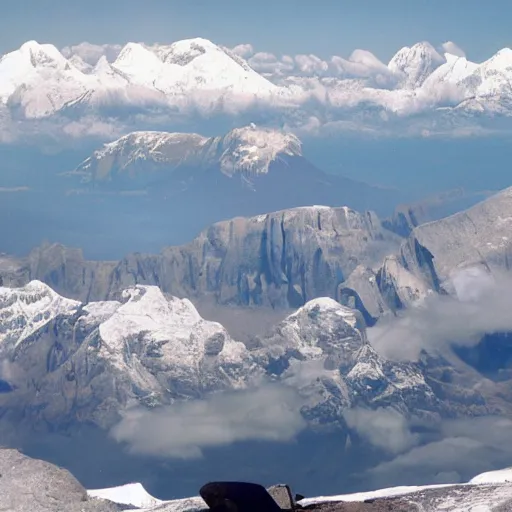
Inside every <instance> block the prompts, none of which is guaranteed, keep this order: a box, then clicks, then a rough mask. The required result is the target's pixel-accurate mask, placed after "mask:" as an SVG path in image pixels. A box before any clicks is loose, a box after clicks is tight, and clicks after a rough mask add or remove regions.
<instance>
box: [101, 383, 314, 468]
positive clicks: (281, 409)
mask: <svg viewBox="0 0 512 512" xmlns="http://www.w3.org/2000/svg"><path fill="white" fill-rule="evenodd" d="M300 400H301V399H300V397H299V395H298V394H297V392H296V391H294V390H293V389H292V388H291V387H288V386H284V385H277V384H276V385H265V386H263V387H260V388H257V389H252V390H248V391H239V392H233V393H221V394H215V395H211V396H210V397H208V398H206V399H204V400H194V401H191V402H180V403H176V404H174V405H172V406H169V407H164V408H160V409H156V410H152V411H148V410H147V409H136V410H131V411H128V412H127V413H126V415H125V417H124V418H123V419H122V420H121V421H120V423H118V424H117V425H116V426H115V427H114V428H113V429H112V431H111V434H112V436H113V437H114V439H116V440H117V441H118V442H125V443H128V445H129V447H130V451H131V452H132V453H142V454H147V455H153V456H165V457H175V458H185V459H186V458H197V457H201V456H202V450H203V449H205V448H208V447H215V446H224V445H228V444H232V443H235V442H240V441H249V440H267V441H280V442H287V441H291V440H293V439H294V438H295V436H296V435H297V434H298V433H299V432H300V431H301V430H302V429H303V428H304V427H305V425H306V424H305V421H304V420H303V418H302V416H301V414H300Z"/></svg>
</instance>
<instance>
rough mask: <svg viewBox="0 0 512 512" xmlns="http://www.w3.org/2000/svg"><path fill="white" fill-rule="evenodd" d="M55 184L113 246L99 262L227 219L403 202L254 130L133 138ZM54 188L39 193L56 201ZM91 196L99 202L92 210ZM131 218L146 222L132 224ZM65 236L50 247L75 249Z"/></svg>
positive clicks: (286, 137) (291, 141)
mask: <svg viewBox="0 0 512 512" xmlns="http://www.w3.org/2000/svg"><path fill="white" fill-rule="evenodd" d="M56 179H57V181H58V184H57V187H60V189H61V190H62V189H63V191H62V193H61V194H62V195H61V197H56V198H55V199H56V201H64V202H66V203H67V205H66V206H65V207H64V208H65V209H66V210H67V208H70V209H71V210H72V211H73V215H77V212H80V213H81V215H82V216H83V222H86V223H87V225H88V226H90V227H91V229H93V228H92V226H95V229H96V230H97V231H98V232H103V233H104V235H105V237H107V238H109V239H111V240H112V241H111V246H112V247H114V248H115V249H114V250H115V251H116V253H114V254H113V255H112V253H111V254H108V253H104V254H102V255H100V256H99V257H100V258H102V259H103V258H109V259H110V258H120V257H122V256H123V255H124V254H126V253H127V252H132V251H144V252H156V251H159V250H160V249H161V247H163V246H166V245H169V244H173V245H174V244H182V243H185V242H188V241H189V240H191V239H192V238H193V237H194V236H196V235H197V233H199V232H200V231H202V230H203V229H204V228H205V227H206V226H208V225H211V224H213V223H215V222H218V221H221V220H224V219H229V218H234V217H240V216H243V217H250V216H255V215H263V214H266V213H267V212H272V211H279V210H284V209H288V208H295V207H302V206H304V207H305V206H309V205H326V206H333V207H336V206H341V205H347V206H348V207H350V208H353V209H356V210H358V211H364V210H368V209H370V208H371V209H372V210H374V211H375V212H376V213H378V214H381V215H382V214H384V215H385V214H389V213H391V212H392V211H393V210H394V209H395V207H396V205H397V204H399V203H400V202H401V201H402V200H403V199H404V198H405V194H403V193H402V192H401V191H399V190H397V189H392V188H383V187H378V186H372V185H368V184H366V183H363V182H358V181H355V180H352V179H349V178H346V177H344V176H341V175H336V174H329V173H326V172H323V171H322V170H321V169H319V168H317V167H316V166H315V165H313V164H312V163H311V162H310V161H309V160H308V159H306V158H305V157H304V156H303V155H302V142H301V140H300V139H299V138H298V137H297V136H296V135H294V134H293V133H290V132H287V131H284V130H279V129H271V128H268V127H263V126H256V125H255V124H250V125H248V126H244V127H240V128H235V129H232V130H231V131H229V132H228V133H226V134H223V135H219V136H215V137H205V136H202V135H199V134H196V133H169V132H146V131H144V132H135V133H130V134H128V135H126V136H123V137H121V138H120V139H118V140H115V141H114V142H110V143H107V144H105V145H104V146H103V147H100V148H99V149H98V150H97V151H95V152H94V153H93V154H92V155H91V156H90V157H89V158H87V159H86V160H85V161H83V162H82V163H81V164H80V165H79V166H78V167H77V168H76V169H75V170H74V171H71V172H68V173H66V174H65V175H60V176H59V177H57V178H56ZM57 187H54V188H52V189H51V190H48V191H46V190H45V193H48V194H49V195H55V188H57ZM69 191H72V193H73V195H72V196H70V195H69V193H68V192H69ZM62 196H64V199H63V198H62ZM91 197H93V198H94V200H95V201H97V202H96V207H95V209H94V211H91V209H90V203H89V201H90V200H91ZM107 197H108V201H107V200H106V198H107ZM71 198H72V199H71ZM135 211H139V212H144V213H141V217H139V218H138V219H137V220H136V221H135V223H134V222H132V215H133V212H135ZM105 218H108V219H109V222H108V223H107V224H106V223H105V222H104V219H105ZM141 218H145V221H144V222H145V223H147V226H146V227H145V228H144V232H140V231H136V230H137V225H138V224H139V223H140V221H141ZM128 224H130V231H129V232H128V231H127V226H128ZM148 229H149V230H150V232H151V234H150V232H149V231H148ZM48 230H49V231H52V230H53V228H52V226H49V227H48ZM46 236H48V237H50V235H46ZM64 236H65V237H66V238H62V236H59V237H57V236H51V238H53V239H56V238H58V239H60V241H62V242H63V243H65V244H67V245H75V244H76V242H74V241H73V242H70V241H69V238H67V237H69V232H68V233H67V235H66V234H64ZM120 237H123V238H124V240H122V241H121V243H119V241H118V240H119V238H120ZM141 239H143V240H146V239H147V240H148V243H143V242H141ZM135 240H137V242H135ZM116 242H117V243H116ZM79 245H80V246H82V247H83V244H82V243H81V242H80V243H79ZM97 245H98V244H97V243H96V242H95V241H93V243H92V246H93V247H90V246H89V247H83V248H84V249H85V250H91V249H92V250H93V251H95V250H96V249H95V247H96V248H98V247H97Z"/></svg>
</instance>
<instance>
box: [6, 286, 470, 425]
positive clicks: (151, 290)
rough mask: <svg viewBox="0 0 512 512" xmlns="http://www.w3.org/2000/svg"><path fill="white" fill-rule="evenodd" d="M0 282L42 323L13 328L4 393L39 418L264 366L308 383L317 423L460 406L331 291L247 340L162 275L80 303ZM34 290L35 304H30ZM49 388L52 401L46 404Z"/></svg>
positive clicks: (84, 412)
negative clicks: (380, 411)
mask: <svg viewBox="0 0 512 512" xmlns="http://www.w3.org/2000/svg"><path fill="white" fill-rule="evenodd" d="M1 292H2V295H3V296H4V297H5V299H4V304H7V305H5V306H4V308H3V309H2V316H5V314H6V313H4V311H5V312H7V313H10V311H11V310H12V309H16V310H23V311H24V317H23V319H24V320H23V322H25V323H26V324H27V325H30V326H32V328H31V332H30V333H29V334H30V335H27V334H28V333H27V332H26V331H20V330H19V329H18V328H17V326H16V325H10V324H7V325H5V326H4V328H3V329H4V337H3V339H2V340H1V345H0V349H1V352H2V358H3V363H2V366H1V367H0V371H1V374H0V378H1V379H2V382H3V383H4V387H5V388H8V389H9V390H10V392H8V393H5V394H3V395H2V397H1V398H2V406H3V407H4V408H6V410H10V411H11V415H13V416H12V417H14V418H16V417H19V418H21V417H23V416H24V415H26V414H28V411H30V410H31V411H33V414H36V417H35V418H32V420H35V419H38V418H39V419H40V420H44V421H50V422H51V423H52V424H53V425H59V424H60V425H66V424H67V422H69V421H70V420H71V418H73V417H80V418H82V419H83V420H84V421H91V422H93V423H96V424H97V425H99V426H100V427H103V428H109V427H111V426H112V425H113V424H114V423H115V422H116V421H118V419H119V414H121V413H122V412H123V411H124V410H125V409H127V408H130V407H133V406H134V405H142V406H144V407H150V408H151V407H157V406H161V405H164V404H170V403H173V402H174V401H176V400H184V399H187V400H190V399H200V398H204V397H205V396H208V394H210V393H212V392H220V391H230V390H231V391H233V390H237V389H250V388H251V386H254V385H257V383H258V381H259V380H260V379H261V378H262V377H264V376H265V375H267V376H268V377H271V378H273V379H276V378H277V379H279V380H282V381H283V382H284V383H285V384H286V385H287V386H293V387H296V388H297V389H298V391H299V393H301V394H302V395H303V397H304V398H303V400H304V403H303V408H302V409H301V410H302V412H303V414H304V416H305V417H306V418H307V419H308V420H309V421H311V422H312V423H313V424H326V423H331V424H332V423H334V424H339V425H344V421H343V419H342V418H343V414H344V412H345V411H346V410H347V409H350V408H351V407H370V408H372V407H373V408H375V407H392V408H394V409H395V410H397V411H400V412H401V413H402V414H404V415H406V416H421V415H422V414H426V413H427V412H428V411H430V413H434V412H436V413H442V411H445V410H450V409H451V406H450V402H449V400H445V403H441V401H440V399H439V398H438V397H436V393H434V391H433V390H432V389H431V388H430V386H429V385H428V384H427V383H426V380H425V377H424V375H423V374H422V370H421V369H420V367H419V366H417V365H414V364H408V363H396V362H393V361H390V360H386V359H384V358H383V357H382V356H380V355H379V354H378V353H377V352H376V351H375V350H374V349H373V348H372V347H371V345H370V344H369V343H368V341H367V339H366V327H365V324H364V320H363V318H362V316H361V315H360V313H359V312H357V311H354V310H351V309H349V308H347V307H345V306H342V305H340V304H339V303H337V302H335V301H334V300H332V299H328V298H320V299H315V300H313V301H311V302H308V303H307V304H306V305H304V306H303V307H302V308H300V309H299V310H297V312H295V313H293V314H292V315H290V316H288V317H287V318H286V319H285V320H284V321H283V322H282V323H280V324H278V325H277V326H276V327H275V329H274V330H272V331H271V332H269V333H268V335H266V336H264V337H261V338H259V341H258V343H256V344H255V345H254V347H253V348H252V349H248V348H246V346H245V345H244V344H242V343H240V342H237V341H234V340H233V339H232V338H231V337H230V335H229V334H228V333H227V332H226V330H225V329H224V328H223V327H222V326H221V325H220V324H218V323H216V322H210V321H206V320H204V319H202V318H201V316H200V315H199V314H198V312H197V310H196V309H195V308H194V306H193V305H192V304H191V303H190V302H189V301H188V300H186V299H177V298H174V297H167V296H164V294H163V293H162V292H161V291H160V290H159V289H158V288H157V287H154V286H141V285H137V286H134V287H131V288H127V289H125V290H123V291H122V292H121V293H120V294H119V301H107V302H90V303H88V304H79V303H76V302H72V303H71V302H70V301H68V300H66V299H63V298H60V297H59V296H58V295H57V294H55V292H53V291H51V290H50V289H49V288H48V287H47V286H45V285H43V284H41V283H38V282H36V283H30V284H29V285H27V286H26V287H25V288H22V289H7V288H1ZM42 295H43V296H50V297H52V298H53V301H52V302H53V308H52V310H53V312H54V313H53V315H46V316H45V312H46V311H47V310H48V307H47V304H46V303H45V302H44V301H41V299H40V297H41V296H42ZM27 302H29V303H30V302H31V304H32V307H31V308H30V309H23V308H24V307H25V304H26V303H27ZM70 306H72V307H71V308H70ZM41 317H43V320H41ZM304 366H305V367H306V369H305V370H304V371H302V370H301V368H302V367H304ZM307 368H310V369H309V371H308V370H307ZM36 390H37V392H36ZM70 394H72V395H73V396H74V398H73V400H72V401H69V400H67V398H66V397H68V396H70ZM51 397H53V398H51ZM57 397H61V398H57ZM445 398H446V397H445ZM48 400H50V402H51V407H49V408H48V407H39V406H42V405H43V404H46V403H48ZM475 410H476V409H475ZM454 412H455V409H454ZM30 414H32V413H30ZM30 414H29V416H30Z"/></svg>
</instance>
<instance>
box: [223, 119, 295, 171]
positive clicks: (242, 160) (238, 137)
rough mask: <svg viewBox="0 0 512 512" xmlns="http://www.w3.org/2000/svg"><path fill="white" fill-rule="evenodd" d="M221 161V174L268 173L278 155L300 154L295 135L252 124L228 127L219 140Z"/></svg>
mask: <svg viewBox="0 0 512 512" xmlns="http://www.w3.org/2000/svg"><path fill="white" fill-rule="evenodd" d="M218 143H219V147H220V148H219V149H220V164H221V170H222V172H223V173H224V174H226V175H228V176H232V175H233V174H235V173H237V172H240V171H246V172H250V173H255V174H266V173H268V170H269V166H270V164H271V163H272V162H273V161H275V160H276V159H277V158H279V157H280V156H285V155H286V156H302V147H301V146H302V144H301V141H300V140H299V138H298V137H296V136H295V135H293V134H292V133H286V132H284V131H281V130H276V129H272V128H261V127H257V126H256V125H255V124H254V123H251V124H250V125H249V126H244V127H242V128H235V129H234V130H231V132H229V133H228V134H227V135H226V136H224V137H222V138H219V139H218Z"/></svg>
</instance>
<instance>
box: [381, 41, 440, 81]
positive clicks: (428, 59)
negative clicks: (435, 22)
mask: <svg viewBox="0 0 512 512" xmlns="http://www.w3.org/2000/svg"><path fill="white" fill-rule="evenodd" d="M444 62H445V59H444V58H443V56H442V55H440V54H439V53H438V52H437V50H436V49H435V48H434V47H433V46H432V45H431V44H430V43H428V42H421V43H416V44H415V45H413V46H412V47H410V48H409V47H408V46H405V47H404V48H402V49H401V50H399V51H398V52H397V53H396V54H395V56H394V57H393V58H392V59H391V60H390V62H389V64H388V68H389V69H390V70H391V71H392V72H393V73H396V74H397V75H402V76H403V80H402V86H403V87H405V88H407V89H415V88H417V87H420V86H421V84H422V83H423V82H424V81H425V80H426V78H427V77H428V76H429V75H430V74H431V73H432V72H433V71H434V70H435V69H436V68H437V67H439V66H440V65H441V64H443V63H444Z"/></svg>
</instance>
